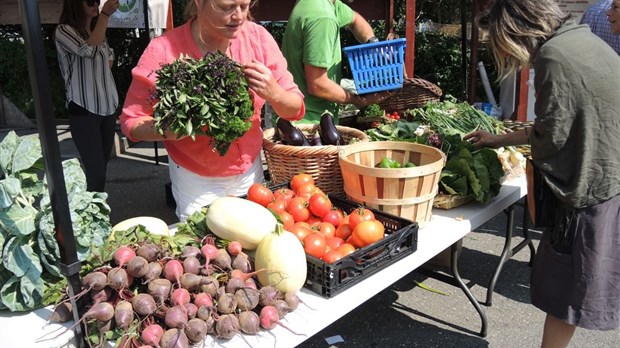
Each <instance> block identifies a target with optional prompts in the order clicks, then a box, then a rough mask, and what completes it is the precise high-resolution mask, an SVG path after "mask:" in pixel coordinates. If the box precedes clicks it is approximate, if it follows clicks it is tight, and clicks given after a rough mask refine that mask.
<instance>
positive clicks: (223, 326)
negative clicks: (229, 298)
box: [162, 314, 239, 348]
mask: <svg viewBox="0 0 620 348" xmlns="http://www.w3.org/2000/svg"><path fill="white" fill-rule="evenodd" d="M237 333H239V319H237V317H236V316H235V315H234V314H224V315H221V316H220V317H219V319H217V320H216V322H215V334H216V335H217V337H218V338H224V339H227V340H229V339H231V338H233V337H235V335H236V334H237ZM162 348H163V347H162Z"/></svg>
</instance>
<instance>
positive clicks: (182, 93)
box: [152, 51, 254, 156]
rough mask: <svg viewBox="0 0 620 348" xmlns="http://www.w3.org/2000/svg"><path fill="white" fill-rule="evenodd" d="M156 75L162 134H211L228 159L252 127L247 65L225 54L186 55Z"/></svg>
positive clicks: (215, 146)
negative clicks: (236, 61)
mask: <svg viewBox="0 0 620 348" xmlns="http://www.w3.org/2000/svg"><path fill="white" fill-rule="evenodd" d="M157 75H158V78H157V82H156V85H155V91H154V92H153V93H152V97H153V98H154V99H155V100H158V101H157V102H156V103H155V105H154V106H153V109H154V113H153V117H154V118H155V129H157V131H158V132H159V133H160V134H164V132H165V131H166V130H170V131H172V132H174V133H175V134H177V135H178V136H185V135H187V136H191V137H192V139H195V137H196V135H207V136H209V137H211V139H212V140H211V141H212V145H213V149H214V150H215V151H217V152H218V153H219V154H220V155H221V156H223V155H225V154H226V152H227V151H228V148H229V147H230V145H231V143H232V142H233V141H235V140H236V139H238V138H239V137H241V136H242V135H243V134H244V133H245V132H246V131H248V130H249V129H250V127H251V125H252V124H251V122H250V118H251V117H252V114H253V113H254V108H253V105H252V98H251V96H250V92H249V89H248V84H247V81H246V79H245V76H244V74H243V70H242V67H241V66H239V65H238V64H237V63H235V62H234V61H233V60H231V59H230V58H228V57H227V56H226V55H225V54H224V53H222V52H220V51H217V52H210V53H207V54H206V55H205V56H204V57H203V58H201V59H195V58H191V57H189V56H183V55H182V56H181V57H180V58H179V59H176V60H174V61H173V62H172V63H169V64H163V65H162V66H161V67H160V69H158V70H157Z"/></svg>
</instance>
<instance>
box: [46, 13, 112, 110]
mask: <svg viewBox="0 0 620 348" xmlns="http://www.w3.org/2000/svg"><path fill="white" fill-rule="evenodd" d="M55 35H56V51H57V54H58V65H59V66H60V71H61V73H62V77H63V78H64V80H65V93H66V96H67V105H68V104H69V102H71V101H73V102H74V103H75V104H77V105H79V106H81V107H83V108H84V109H86V110H88V111H90V112H92V113H94V114H97V115H101V116H109V115H112V114H114V113H115V112H116V109H117V107H118V93H117V91H116V84H115V83H114V77H113V76H112V69H111V68H110V60H113V59H114V53H113V51H112V49H111V48H110V46H108V42H107V41H104V43H103V44H102V45H99V46H88V45H87V44H86V41H85V40H84V38H82V36H80V34H79V33H78V32H77V31H76V30H75V29H74V28H72V27H71V26H70V25H66V24H60V25H58V27H57V28H56V34H55Z"/></svg>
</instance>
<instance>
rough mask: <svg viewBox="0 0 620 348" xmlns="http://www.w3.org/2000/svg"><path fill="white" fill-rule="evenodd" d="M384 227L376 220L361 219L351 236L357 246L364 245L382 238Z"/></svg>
mask: <svg viewBox="0 0 620 348" xmlns="http://www.w3.org/2000/svg"><path fill="white" fill-rule="evenodd" d="M384 233H385V227H384V226H383V224H382V223H381V222H379V221H377V220H370V221H362V222H360V223H359V224H358V225H357V226H355V228H354V229H353V233H352V234H351V237H353V239H354V240H355V242H356V243H355V244H356V245H357V246H359V247H365V246H366V245H370V244H372V243H374V242H376V241H379V240H381V239H383V235H384Z"/></svg>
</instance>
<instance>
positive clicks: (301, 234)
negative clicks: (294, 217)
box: [287, 224, 314, 243]
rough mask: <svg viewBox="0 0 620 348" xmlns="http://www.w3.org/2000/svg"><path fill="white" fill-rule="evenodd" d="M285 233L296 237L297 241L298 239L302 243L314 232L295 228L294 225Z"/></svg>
mask: <svg viewBox="0 0 620 348" xmlns="http://www.w3.org/2000/svg"><path fill="white" fill-rule="evenodd" d="M287 231H289V232H291V233H292V234H294V235H295V237H297V239H299V241H300V242H302V243H303V241H304V239H305V238H306V237H307V236H309V235H310V234H312V233H314V231H312V229H311V228H309V227H303V226H296V225H295V224H293V227H291V229H290V230H287Z"/></svg>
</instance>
